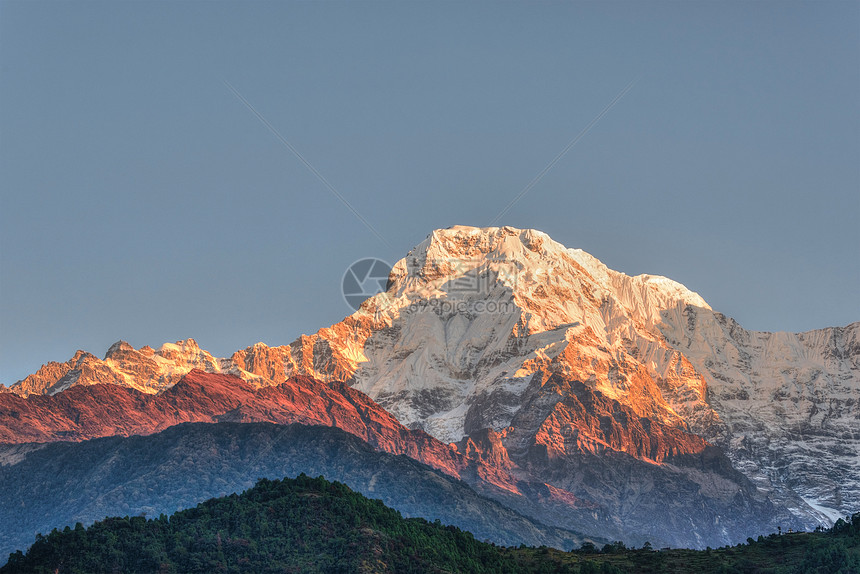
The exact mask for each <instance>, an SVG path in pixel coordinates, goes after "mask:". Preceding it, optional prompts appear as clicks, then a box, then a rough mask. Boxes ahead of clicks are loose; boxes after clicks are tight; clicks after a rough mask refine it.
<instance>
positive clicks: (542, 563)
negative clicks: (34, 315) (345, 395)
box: [0, 475, 860, 574]
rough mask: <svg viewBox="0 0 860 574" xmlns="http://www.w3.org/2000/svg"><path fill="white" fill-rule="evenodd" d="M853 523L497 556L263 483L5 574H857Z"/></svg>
mask: <svg viewBox="0 0 860 574" xmlns="http://www.w3.org/2000/svg"><path fill="white" fill-rule="evenodd" d="M858 567H860V514H857V515H855V516H854V517H853V519H852V520H851V521H848V522H846V521H839V522H838V523H837V525H836V526H835V527H834V528H833V529H832V530H830V531H822V532H816V533H804V534H787V535H772V536H769V537H767V538H764V537H761V538H760V539H759V540H758V541H753V540H752V539H750V540H749V543H748V544H746V545H740V546H737V547H733V548H723V549H719V550H710V549H708V550H706V551H692V550H687V551H679V550H674V551H665V552H663V551H660V552H656V551H653V550H652V549H651V548H649V547H647V546H646V547H644V548H641V549H638V550H628V549H626V548H624V547H623V545H620V544H618V545H608V546H607V547H606V548H604V551H603V552H599V553H598V552H597V551H596V549H594V548H593V546H586V547H584V548H582V549H580V550H579V551H578V552H572V553H564V552H559V551H553V550H550V549H548V548H545V547H544V548H539V549H534V548H516V549H514V548H500V547H497V546H494V545H490V544H487V543H482V542H479V541H478V540H476V539H475V538H474V537H473V536H472V535H471V534H470V533H468V532H463V531H461V530H459V529H458V528H456V527H451V526H443V525H442V524H441V523H439V522H435V523H431V522H427V521H426V520H423V519H420V518H411V519H404V518H403V517H402V516H401V515H400V513H398V512H397V511H395V510H392V509H390V508H388V507H386V506H385V505H383V504H382V503H381V502H380V501H375V500H369V499H367V498H365V497H364V496H362V495H360V494H357V493H355V492H353V491H352V490H350V489H349V488H348V487H347V486H345V485H343V484H342V483H338V482H334V483H332V482H329V481H327V480H325V479H324V478H322V477H319V478H309V477H307V476H305V475H300V476H299V477H298V478H296V479H294V480H289V479H285V480H283V481H281V480H274V481H272V480H265V479H263V480H261V481H259V482H258V483H257V485H256V486H255V487H254V488H252V489H250V490H248V491H246V492H244V493H243V494H241V495H236V494H232V495H230V496H228V497H223V498H219V499H212V500H209V501H207V502H205V503H202V504H199V505H198V506H197V507H195V508H192V509H189V510H184V511H181V512H178V513H176V514H174V515H173V516H171V517H169V518H168V517H167V516H165V515H163V514H162V515H161V516H159V517H158V518H156V519H146V518H144V517H131V518H129V517H124V518H108V519H105V520H103V521H101V522H98V523H96V524H94V525H92V526H91V527H89V528H84V527H83V525H81V524H77V525H76V526H75V527H74V528H65V529H64V530H62V531H57V530H55V531H53V532H51V533H50V534H49V535H48V536H41V535H40V536H38V537H37V540H36V542H35V544H33V546H32V547H31V548H30V550H29V552H28V553H27V554H26V555H24V554H22V553H20V552H19V553H15V554H13V555H12V556H10V559H9V562H8V563H7V564H6V566H4V567H2V568H0V574H7V573H22V574H23V573H30V572H32V573H36V572H55V573H57V574H65V573H78V572H92V573H98V572H124V573H127V574H133V573H136V572H165V573H171V572H183V573H195V572H205V573H207V574H209V573H212V572H254V573H266V572H307V573H315V572H326V573H337V572H344V573H346V572H349V573H353V572H367V573H373V572H398V573H409V572H415V573H419V572H422V573H423V572H434V573H437V572H475V573H480V572H493V573H496V572H506V573H516V572H535V573H538V572H560V573H579V574H596V573H607V574H615V573H619V572H680V573H686V572H689V573H692V572H695V573H697V574H705V573H710V572H770V573H774V574H777V573H789V572H792V573H800V572H803V573H818V574H852V573H856V572H857V571H858Z"/></svg>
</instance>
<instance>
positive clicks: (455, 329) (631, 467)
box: [0, 226, 860, 548]
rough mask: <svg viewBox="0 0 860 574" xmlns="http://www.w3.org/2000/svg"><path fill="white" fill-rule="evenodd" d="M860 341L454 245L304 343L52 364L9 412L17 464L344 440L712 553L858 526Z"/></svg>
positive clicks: (608, 277) (26, 383)
mask: <svg viewBox="0 0 860 574" xmlns="http://www.w3.org/2000/svg"><path fill="white" fill-rule="evenodd" d="M859 335H860V323H852V324H850V325H847V326H845V327H834V328H827V329H821V330H817V331H811V332H807V333H800V334H790V333H765V332H754V331H747V330H745V329H743V328H742V327H741V326H740V325H738V324H737V323H736V322H735V321H734V320H732V319H731V318H728V317H726V316H724V315H722V314H721V313H719V312H717V311H714V310H712V309H711V308H710V306H709V305H708V304H707V303H706V302H705V301H704V300H703V299H702V298H701V297H700V296H699V295H698V294H696V293H694V292H692V291H690V290H688V289H687V288H685V287H684V286H683V285H680V284H679V283H676V282H674V281H672V280H670V279H667V278H664V277H658V276H651V275H640V276H636V277H630V276H627V275H625V274H623V273H620V272H617V271H613V270H611V269H609V268H608V267H606V266H605V265H604V264H603V263H601V262H600V261H598V260H597V259H595V258H594V257H592V256H591V255H589V254H587V253H585V252H583V251H581V250H577V249H567V248H565V247H564V246H562V245H560V244H559V243H557V242H555V241H553V240H552V239H551V238H549V236H547V235H546V234H544V233H541V232H539V231H535V230H519V229H515V228H511V227H502V228H473V227H460V226H458V227H453V228H449V229H444V230H437V231H434V232H433V233H431V234H430V236H428V238H427V239H426V240H425V241H424V242H422V243H421V244H419V245H418V246H416V247H415V248H414V249H413V250H412V251H410V252H409V253H408V254H407V255H406V257H405V258H403V259H401V260H400V261H398V262H397V264H395V266H394V267H393V269H392V271H391V274H390V277H389V280H388V285H387V288H386V290H385V291H384V292H382V293H379V294H377V295H375V296H373V297H370V298H369V299H368V300H367V301H365V302H364V303H363V304H362V306H361V308H360V309H359V310H358V311H356V312H355V313H354V314H352V315H350V316H349V317H346V318H345V319H344V320H343V321H341V322H339V323H337V324H335V325H333V326H331V327H327V328H323V329H320V330H319V331H318V332H317V333H315V334H313V335H310V336H301V337H299V338H298V339H296V340H295V341H294V342H292V343H291V344H289V345H284V346H279V347H270V346H267V345H265V344H263V343H257V344H255V345H253V346H250V347H247V348H245V349H242V350H239V351H237V352H235V353H234V354H233V355H232V356H231V357H225V358H217V357H213V356H212V355H211V354H209V353H208V352H206V351H204V350H202V349H200V348H199V346H198V345H197V344H196V343H195V342H194V341H193V340H190V339H189V340H185V341H179V342H177V343H176V344H165V345H162V346H161V347H160V348H158V349H153V348H150V347H143V348H141V349H139V350H137V349H134V348H133V347H131V346H130V345H129V344H127V343H124V342H122V341H120V342H118V343H116V344H115V345H113V346H111V348H110V349H109V350H108V351H107V353H106V355H105V357H104V358H103V359H99V358H97V357H96V356H94V355H92V354H90V353H87V352H84V351H79V352H78V353H76V354H75V356H74V357H72V358H71V359H70V360H68V361H66V362H65V363H57V362H52V363H47V364H46V365H44V366H43V367H42V368H41V369H39V371H37V372H36V373H34V374H32V375H30V376H28V377H26V378H25V379H23V380H22V381H19V382H17V383H16V384H14V385H12V386H11V387H10V388H8V389H4V390H5V391H6V392H4V393H0V442H2V443H4V444H5V445H6V446H4V447H3V448H4V450H3V451H2V452H3V453H4V454H3V461H4V462H3V464H5V465H6V466H10V467H13V468H14V467H15V466H17V465H20V464H22V463H23V462H24V461H26V459H27V458H29V457H31V456H35V455H36V453H38V452H41V450H42V447H41V446H39V447H37V446H34V445H33V444H32V443H45V442H55V441H84V440H89V439H93V438H96V437H109V436H117V435H119V436H131V435H136V434H152V433H157V432H160V431H163V430H164V429H167V428H168V427H172V426H173V425H176V424H179V423H185V422H210V423H227V422H232V423H236V422H245V423H250V422H255V423H259V422H270V423H277V424H288V423H295V424H300V425H324V426H334V427H338V428H340V429H342V430H344V431H346V433H349V434H350V435H353V436H354V437H357V438H358V439H360V440H362V441H365V442H366V443H367V444H368V445H370V446H371V447H372V448H374V449H376V450H377V451H381V452H384V453H389V454H391V455H405V456H408V457H411V458H413V459H415V460H416V461H418V462H419V463H422V464H425V465H428V466H429V467H432V468H434V469H436V470H437V471H439V472H441V473H443V474H444V475H445V476H447V477H449V478H451V479H454V480H459V481H462V482H463V483H465V484H466V485H468V487H469V488H471V489H473V490H474V491H476V493H477V494H478V495H480V496H483V497H488V498H491V499H494V500H495V501H497V502H498V503H500V504H502V505H504V506H506V507H507V508H509V509H512V510H514V511H516V512H517V513H519V514H521V515H523V516H524V517H530V518H531V519H532V520H534V519H537V520H539V521H540V522H542V523H543V524H545V525H546V526H547V527H552V528H557V529H561V530H564V531H567V532H580V533H584V534H585V535H588V536H592V537H597V538H602V539H610V540H625V541H628V542H630V543H639V544H641V543H642V542H643V541H644V540H649V541H651V542H652V543H657V544H661V545H662V544H665V545H673V546H687V547H697V548H703V547H705V546H707V545H710V546H720V545H723V544H729V543H734V542H737V541H741V540H744V539H746V537H748V536H754V535H758V534H760V533H763V532H773V531H775V530H776V529H777V528H794V529H812V528H814V527H815V526H817V525H829V524H832V523H833V521H834V520H835V519H836V518H838V517H840V516H844V515H847V514H850V513H852V512H857V511H858V510H860V336H859ZM75 446H82V445H70V446H69V448H74V447H75ZM4 468H5V467H4ZM327 476H328V475H327ZM394 506H395V507H397V504H396V503H395V504H394ZM577 536H580V537H581V535H577Z"/></svg>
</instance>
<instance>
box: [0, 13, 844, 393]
mask: <svg viewBox="0 0 860 574" xmlns="http://www.w3.org/2000/svg"><path fill="white" fill-rule="evenodd" d="M637 78H638V81H637V82H636V84H635V85H634V86H633V88H632V89H631V90H630V91H629V92H628V93H627V94H626V95H625V96H624V98H623V99H622V100H621V101H620V102H618V104H617V105H616V106H615V107H613V108H612V109H611V110H610V111H609V112H608V113H607V114H606V115H605V117H604V118H603V119H602V120H601V121H600V122H599V123H598V124H597V125H596V126H595V127H594V128H593V129H592V130H591V131H590V132H589V133H588V134H587V135H586V136H585V137H584V138H582V140H581V141H579V143H578V144H577V145H576V146H574V147H573V148H572V149H571V150H570V152H569V153H568V154H567V155H566V156H565V157H564V158H563V159H561V160H560V161H559V162H558V163H557V164H556V165H555V166H554V168H553V169H552V170H551V171H549V172H548V173H547V175H546V176H545V177H544V178H543V179H542V180H541V181H540V182H539V183H538V184H537V185H535V186H534V188H533V189H532V190H531V191H530V193H529V194H528V195H527V196H526V197H525V198H524V199H523V200H522V201H520V202H519V203H518V204H517V205H516V206H515V207H514V208H513V209H512V210H511V211H510V212H509V213H508V214H507V215H506V217H505V218H504V219H503V221H502V223H503V224H507V225H513V226H516V227H533V228H537V229H541V230H543V231H545V232H547V233H549V234H550V236H552V237H553V238H554V239H555V240H556V241H559V242H561V243H563V244H565V245H567V246H568V247H578V248H581V249H584V250H586V251H588V252H590V253H591V254H593V255H595V256H596V257H598V258H599V259H601V260H602V261H603V262H604V263H606V264H607V265H608V266H609V267H611V268H613V269H617V270H620V271H624V272H625V273H628V274H631V275H635V274H639V273H651V274H659V275H666V276H668V277H671V278H673V279H675V280H677V281H680V282H682V283H684V284H685V285H686V286H688V287H689V288H690V289H693V290H694V291H697V292H698V293H699V294H701V295H702V296H703V297H704V298H705V300H707V301H708V302H709V303H710V304H711V306H712V307H714V308H715V309H717V310H720V311H722V312H724V313H726V314H728V315H730V316H732V317H734V318H736V319H737V320H738V321H739V322H740V323H741V324H742V325H744V326H745V327H747V328H751V329H759V330H770V331H776V330H789V331H802V330H809V329H814V328H820V327H826V326H832V325H845V324H848V323H850V322H852V321H857V320H860V303H858V300H860V255H858V253H860V3H858V2H856V1H851V2H801V3H790V2H783V1H780V2H764V1H760V2H746V3H726V2H719V3H708V2H670V3H654V2H652V3H639V2H636V3H620V2H619V3H612V2H610V3H597V2H593V3H592V2H588V3H580V2H565V3H555V2H547V3H529V4H525V3H523V4H518V3H482V2H465V3H461V2H442V3H438V2H434V3H430V2H426V3H425V2H406V3H402V2H350V3H345V2H343V3H341V2H325V3H311V2H274V3H265V2H253V3H241V4H240V3H227V2H223V3H218V2H181V3H167V2H104V3H103V2H23V1H8V0H3V1H2V3H0V189H2V197H0V381H2V382H4V383H6V384H11V383H13V382H15V381H16V380H18V379H20V378H22V377H24V376H25V375H26V374H28V373H30V372H33V371H35V370H36V369H38V368H39V366H40V365H41V364H42V363H45V362H47V361H49V360H57V361H65V360H67V359H68V358H69V357H70V356H71V355H72V354H73V353H74V351H75V350H76V349H79V348H81V349H85V350H88V351H90V352H92V353H94V354H96V355H98V356H103V354H104V352H105V351H106V350H107V347H108V346H109V345H110V344H111V343H113V342H114V341H116V340H119V339H125V340H127V341H129V342H130V343H131V344H132V345H134V346H135V347H140V346H143V345H147V344H148V345H151V346H158V345H160V344H161V343H163V342H165V341H175V340H177V339H181V338H186V337H193V338H195V339H197V341H198V342H199V343H200V345H201V346H202V347H203V348H206V349H208V350H209V351H211V352H212V353H214V354H216V355H219V356H225V355H230V354H231V353H232V352H233V351H234V350H236V349H238V348H244V347H245V346H248V345H251V344H253V343H255V342H257V341H263V342H265V343H268V344H270V345H278V344H286V343H289V342H290V341H292V340H293V339H295V338H296V337H297V336H298V335H299V334H301V333H311V332H314V331H316V330H317V329H318V328H320V327H323V326H328V325H330V324H332V323H334V322H336V321H338V320H340V319H341V318H342V317H343V316H345V315H347V314H348V313H349V312H350V309H349V308H348V307H347V306H346V304H345V303H344V301H343V299H342V297H341V294H340V281H341V277H342V276H343V273H344V270H345V269H346V268H347V267H348V266H349V264H350V263H352V262H353V261H355V260H357V259H360V258H362V257H368V256H375V257H380V258H382V259H385V260H388V261H390V262H394V261H396V260H397V259H399V258H400V257H402V256H403V255H404V254H405V253H406V252H407V251H408V250H409V249H411V248H412V247H413V246H414V245H416V244H417V243H419V242H420V241H422V240H423V239H424V238H425V237H426V235H427V234H428V233H429V232H430V231H431V230H433V229H434V228H441V227H448V226H450V225H453V224H464V225H478V226H482V225H487V224H489V223H490V221H492V220H493V218H494V217H495V215H496V214H497V213H498V212H499V211H500V210H501V209H502V208H503V207H504V205H505V204H507V203H508V202H509V201H510V200H511V199H512V198H513V197H515V196H516V195H517V194H518V193H519V192H520V191H521V190H522V189H523V188H524V187H525V186H526V185H527V184H528V183H529V181H530V180H531V179H532V178H533V177H534V176H535V175H536V174H537V173H538V172H540V171H541V169H543V168H544V167H545V166H546V165H547V163H548V162H549V161H550V160H552V158H553V157H555V155H556V154H557V153H558V152H559V151H560V150H561V149H562V148H564V146H565V145H566V144H567V143H568V142H569V141H570V140H571V139H572V138H573V137H574V136H576V134H577V133H579V132H580V131H581V130H582V129H583V128H584V127H585V126H586V125H588V123H589V122H590V121H591V120H592V119H593V118H594V117H595V116H596V115H597V114H599V113H600V111H601V110H602V109H603V108H604V107H605V106H606V105H607V104H608V103H609V102H610V101H611V100H612V99H613V98H614V97H615V96H616V95H617V94H618V93H619V92H621V90H622V89H623V88H624V87H625V86H626V85H628V83H630V82H631V81H633V80H635V79H637ZM225 81H227V82H229V83H230V84H231V85H233V86H235V88H236V89H237V90H238V91H239V92H240V93H241V94H242V95H243V96H244V97H245V98H246V99H247V100H248V101H249V102H250V103H251V104H252V105H253V106H254V107H255V108H256V109H257V110H258V111H259V113H260V114H262V115H263V116H264V117H265V118H266V119H267V120H268V121H269V122H270V123H271V124H272V125H273V126H274V127H275V128H276V129H277V130H278V131H279V132H280V133H281V134H282V135H283V136H284V137H285V138H286V139H287V140H289V142H290V143H291V144H292V145H294V146H295V147H296V149H298V150H299V151H300V152H301V153H302V154H303V155H304V157H305V158H306V159H307V160H308V161H309V162H310V163H311V164H312V165H313V166H314V167H315V168H316V169H317V170H319V172H320V173H321V174H323V175H324V177H325V178H326V179H327V180H328V181H329V182H331V184H332V185H333V186H334V187H335V188H337V190H338V191H339V192H340V193H341V194H343V196H344V197H346V198H347V199H348V201H349V202H350V203H352V204H353V205H354V206H355V207H356V209H357V210H358V211H360V212H361V213H362V214H363V215H364V217H366V218H367V220H368V221H369V222H370V223H371V224H372V226H373V227H375V228H376V229H377V230H378V231H379V233H380V234H381V235H382V236H383V237H384V238H385V241H386V243H387V244H386V243H383V242H382V241H380V240H379V239H377V238H376V237H375V236H374V235H373V234H372V233H371V232H370V231H368V229H366V228H365V227H364V226H363V225H362V223H361V222H360V221H358V220H357V219H356V218H355V217H354V216H353V214H352V213H350V211H349V210H348V209H347V208H346V207H344V205H342V204H341V203H340V202H339V201H338V200H337V199H336V198H335V197H334V196H333V195H332V194H331V193H330V192H329V191H328V190H327V189H326V188H325V186H324V185H323V184H322V183H321V182H320V181H319V180H317V179H316V178H315V177H314V176H313V175H312V174H311V173H310V172H309V171H308V169H307V168H306V167H305V166H304V165H302V164H301V162H299V160H298V159H297V158H296V157H295V156H293V155H292V154H291V153H290V151H289V150H287V149H286V147H285V146H284V145H282V144H281V143H280V142H279V141H278V140H277V139H276V137H275V136H273V135H272V134H271V133H270V132H269V131H268V130H267V129H266V127H265V126H264V125H263V124H262V123H261V122H260V121H259V120H258V119H257V118H255V117H254V115H253V114H252V113H251V112H250V111H249V110H248V109H247V108H246V107H244V105H243V104H241V103H240V102H239V100H238V99H237V98H236V97H235V96H234V95H233V94H232V93H231V92H230V90H229V89H228V88H227V87H226V85H225V83H224V82H225Z"/></svg>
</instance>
